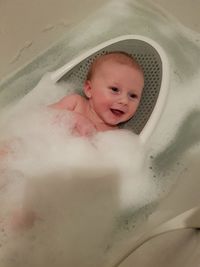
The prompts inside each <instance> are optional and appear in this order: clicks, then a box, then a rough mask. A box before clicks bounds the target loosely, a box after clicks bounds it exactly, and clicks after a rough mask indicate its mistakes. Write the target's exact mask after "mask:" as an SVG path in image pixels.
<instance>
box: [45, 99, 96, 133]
mask: <svg viewBox="0 0 200 267" xmlns="http://www.w3.org/2000/svg"><path fill="white" fill-rule="evenodd" d="M85 101H86V100H85V99H84V98H83V97H82V96H80V95H77V94H72V95H69V96H65V97H64V98H62V99H61V100H60V101H59V102H57V103H55V104H52V105H50V106H49V107H50V108H55V109H65V110H69V111H72V112H73V115H72V118H73V121H74V127H73V134H75V135H76V134H78V135H81V136H91V135H93V134H94V133H95V132H96V127H95V126H94V124H93V123H92V122H91V121H90V120H89V119H88V118H87V117H86V116H84V115H82V114H81V113H79V110H81V107H83V106H84V105H85V104H84V103H85ZM77 110H78V111H77ZM57 119H58V118H57ZM58 121H59V119H58Z"/></svg>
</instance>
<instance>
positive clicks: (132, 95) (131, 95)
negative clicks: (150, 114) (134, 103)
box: [129, 94, 138, 99]
mask: <svg viewBox="0 0 200 267" xmlns="http://www.w3.org/2000/svg"><path fill="white" fill-rule="evenodd" d="M129 97H130V98H131V99H136V98H138V96H137V95H136V94H129Z"/></svg>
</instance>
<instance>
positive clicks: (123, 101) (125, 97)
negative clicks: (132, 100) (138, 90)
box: [119, 95, 128, 105]
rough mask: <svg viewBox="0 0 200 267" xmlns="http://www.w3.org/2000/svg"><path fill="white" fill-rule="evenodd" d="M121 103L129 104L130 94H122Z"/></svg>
mask: <svg viewBox="0 0 200 267" xmlns="http://www.w3.org/2000/svg"><path fill="white" fill-rule="evenodd" d="M119 103H120V104H123V105H127V104H128V96H126V95H124V96H121V97H120V99H119Z"/></svg>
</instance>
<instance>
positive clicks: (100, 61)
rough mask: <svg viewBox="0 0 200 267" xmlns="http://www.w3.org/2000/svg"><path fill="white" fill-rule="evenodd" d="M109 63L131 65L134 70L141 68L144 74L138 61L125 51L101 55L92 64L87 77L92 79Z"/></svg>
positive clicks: (140, 69)
mask: <svg viewBox="0 0 200 267" xmlns="http://www.w3.org/2000/svg"><path fill="white" fill-rule="evenodd" d="M109 64H116V65H117V64H122V65H126V66H130V67H131V68H133V69H134V70H139V72H141V74H142V75H143V70H142V68H141V66H140V65H139V64H138V62H137V61H136V60H135V59H134V58H133V57H132V56H130V55H129V54H127V53H124V52H111V53H109V54H105V55H101V56H99V57H98V58H97V59H96V60H94V62H93V63H92V64H91V66H90V69H89V72H88V75H87V79H88V80H89V79H91V78H92V76H93V75H94V74H96V73H97V72H98V71H99V70H100V69H101V68H102V67H103V66H108V65H109Z"/></svg>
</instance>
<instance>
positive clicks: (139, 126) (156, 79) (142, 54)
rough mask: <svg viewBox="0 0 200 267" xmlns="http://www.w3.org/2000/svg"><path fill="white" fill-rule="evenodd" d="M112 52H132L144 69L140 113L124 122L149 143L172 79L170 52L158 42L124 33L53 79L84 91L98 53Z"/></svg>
mask: <svg viewBox="0 0 200 267" xmlns="http://www.w3.org/2000/svg"><path fill="white" fill-rule="evenodd" d="M111 51H124V52H126V53H128V54H131V55H132V56H133V57H134V58H135V59H136V60H137V61H138V63H139V64H140V65H141V67H142V68H143V71H144V78H145V86H144V90H143V94H142V99H141V102H140V105H139V107H138V110H137V112H136V114H135V115H134V117H133V118H132V119H131V120H130V121H128V122H127V123H125V124H124V128H127V129H130V130H132V131H134V132H135V133H136V134H138V135H139V136H140V138H141V140H142V141H143V142H145V141H146V140H147V139H148V137H149V136H150V134H151V133H152V131H153V129H154V128H155V125H156V123H157V121H158V119H159V117H160V115H161V112H162V109H163V106H164V103H165V99H166V95H167V90H168V82H169V66H168V60H167V57H166V54H165V52H164V50H163V49H162V48H161V46H160V45H159V44H157V43H156V42H155V41H153V40H151V39H149V38H147V37H144V36H139V35H124V36H120V37H117V38H114V39H111V40H109V41H107V42H104V43H102V44H100V45H98V46H96V47H94V48H92V49H90V50H89V51H87V52H85V53H83V54H82V55H80V56H78V57H77V58H75V59H73V60H72V61H70V62H69V63H67V64H66V65H64V66H63V67H61V68H59V69H58V70H57V71H55V72H53V73H52V75H51V78H52V80H53V82H54V83H59V82H60V81H61V80H62V81H69V82H75V84H76V85H77V86H78V88H79V90H80V91H79V93H80V92H81V91H82V87H83V83H84V81H85V79H86V75H87V73H88V70H89V67H90V65H91V63H92V62H93V61H94V60H95V59H96V58H97V57H98V56H100V55H102V54H105V53H107V52H111Z"/></svg>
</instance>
